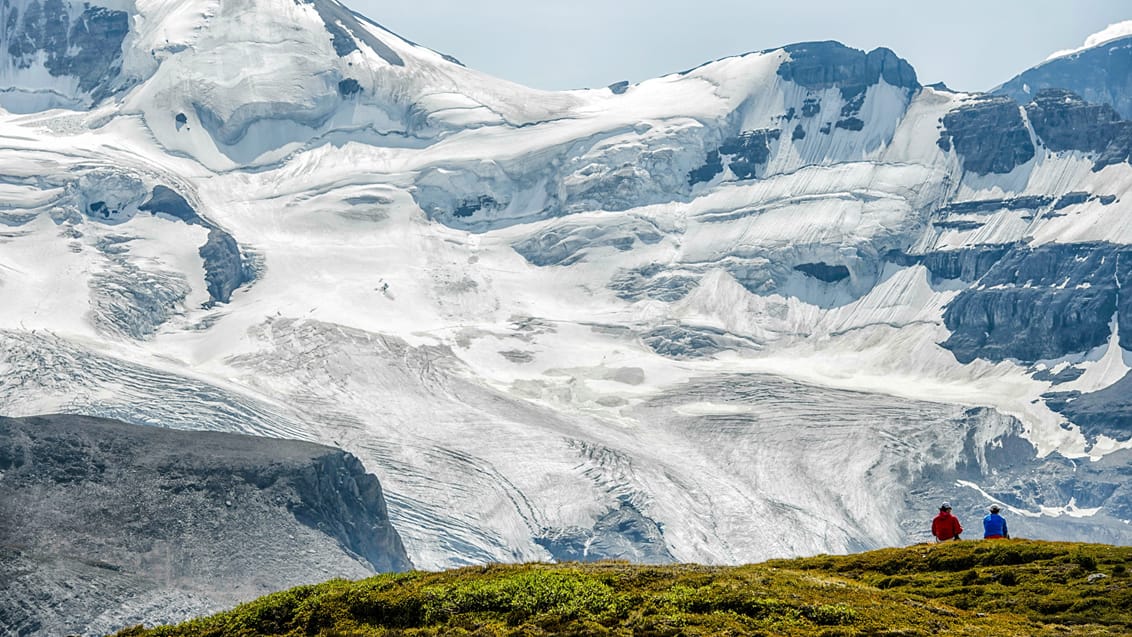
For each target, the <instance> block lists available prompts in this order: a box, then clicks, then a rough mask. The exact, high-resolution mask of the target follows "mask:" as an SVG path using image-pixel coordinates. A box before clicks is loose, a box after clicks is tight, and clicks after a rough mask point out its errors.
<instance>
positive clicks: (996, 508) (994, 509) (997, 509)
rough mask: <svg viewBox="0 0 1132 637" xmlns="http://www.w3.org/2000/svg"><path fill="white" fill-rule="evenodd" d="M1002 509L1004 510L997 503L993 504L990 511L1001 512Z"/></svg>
mask: <svg viewBox="0 0 1132 637" xmlns="http://www.w3.org/2000/svg"><path fill="white" fill-rule="evenodd" d="M1001 510H1002V509H1000V508H998V505H997V504H992V505H991V508H990V512H991V513H998V512H999V511H1001Z"/></svg>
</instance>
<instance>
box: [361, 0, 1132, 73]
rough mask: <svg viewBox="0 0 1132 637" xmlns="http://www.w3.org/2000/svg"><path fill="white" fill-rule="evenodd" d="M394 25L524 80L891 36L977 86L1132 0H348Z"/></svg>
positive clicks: (1071, 39)
mask: <svg viewBox="0 0 1132 637" xmlns="http://www.w3.org/2000/svg"><path fill="white" fill-rule="evenodd" d="M344 2H345V3H346V4H347V5H348V6H349V7H350V8H352V9H354V10H356V11H358V12H360V13H362V14H364V15H366V16H368V17H369V18H371V19H373V20H374V21H376V22H378V23H380V24H381V25H383V26H384V27H386V28H387V29H389V30H391V31H394V32H395V33H397V34H398V35H400V36H402V37H404V38H406V39H409V40H412V41H414V42H416V43H418V44H421V45H423V46H427V47H429V48H432V49H435V50H437V51H440V52H442V53H447V54H449V55H452V56H455V57H456V58H459V59H460V61H462V62H463V63H464V64H465V65H467V66H469V67H472V68H474V69H477V70H480V71H483V72H486V73H489V74H491V75H495V76H497V77H501V78H504V79H508V80H511V81H514V82H519V83H520V84H525V85H527V86H531V87H535V88H543V89H568V88H584V87H600V86H606V85H608V84H611V83H613V82H618V81H621V80H629V81H631V82H639V81H642V80H646V79H649V78H652V77H658V76H661V75H665V74H667V73H673V72H677V71H682V70H685V69H688V68H691V67H694V66H698V65H699V64H702V63H704V62H707V61H710V60H714V59H718V58H721V57H727V56H729V55H736V54H740V53H745V52H749V51H759V50H762V49H769V48H774V47H777V46H781V45H784V44H790V43H793V42H803V41H808V40H838V41H841V42H843V43H845V44H848V45H850V46H853V47H856V48H860V49H865V50H871V49H873V48H876V47H878V46H886V47H888V48H890V49H892V50H894V51H896V53H897V54H898V55H900V56H901V57H903V58H905V59H907V60H908V61H909V62H911V63H912V65H913V66H914V67H915V68H916V72H917V74H918V76H919V79H920V82H921V83H924V84H930V83H934V82H939V81H942V82H945V83H946V84H947V85H948V86H949V87H951V88H953V89H956V90H965V91H979V90H986V89H989V88H992V87H993V86H996V85H998V84H1000V83H1002V82H1005V81H1006V80H1009V79H1010V78H1011V77H1013V76H1014V75H1016V74H1018V73H1019V72H1021V71H1023V70H1025V69H1027V68H1029V67H1031V66H1034V65H1035V64H1038V63H1040V62H1041V61H1043V60H1044V59H1046V58H1047V57H1048V56H1049V55H1050V54H1051V53H1053V52H1055V51H1059V50H1065V49H1073V48H1077V47H1080V46H1081V45H1082V43H1083V42H1084V41H1085V39H1086V38H1087V37H1088V36H1089V35H1090V34H1092V33H1095V32H1097V31H1101V30H1102V29H1104V28H1105V27H1107V26H1108V25H1109V24H1112V23H1115V22H1120V21H1123V20H1129V19H1132V1H1130V0H949V1H948V2H926V1H924V0H856V1H848V0H772V1H767V0H745V1H744V0H700V1H699V2H688V1H687V0H684V1H682V2H674V1H673V0H474V1H471V0H414V2H411V3H410V2H404V0H399V1H396V2H394V1H393V0H344Z"/></svg>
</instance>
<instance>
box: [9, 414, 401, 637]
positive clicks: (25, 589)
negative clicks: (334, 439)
mask: <svg viewBox="0 0 1132 637" xmlns="http://www.w3.org/2000/svg"><path fill="white" fill-rule="evenodd" d="M0 510H2V511H4V515H3V516H2V517H0V580H2V581H3V582H4V584H3V591H4V592H3V595H2V596H0V597H2V598H3V601H2V602H0V632H3V633H4V634H12V635H62V634H84V635H86V634H90V635H99V634H105V633H107V632H112V631H114V630H117V629H119V628H121V627H123V626H127V625H132V624H134V623H137V622H140V621H147V622H154V621H161V622H168V621H178V620H182V619H186V618H188V617H192V616H196V615H200V614H202V613H207V612H212V611H216V610H219V609H222V608H226V607H230V606H232V605H234V604H235V603H237V602H241V601H246V600H248V599H250V598H253V597H256V596H258V595H262V594H265V593H267V592H270V591H274V590H278V589H280V588H286V587H289V586H294V585H297V584H302V583H312V582H318V581H322V580H325V579H328V578H333V577H350V578H358V577H364V576H366V575H369V574H372V573H375V572H389V571H403V570H406V569H408V568H411V566H412V564H411V562H410V561H409V558H408V557H407V556H406V554H405V551H404V548H403V547H402V545H401V540H400V538H399V537H398V535H397V532H396V531H395V530H394V529H393V527H392V526H391V525H390V524H389V519H388V515H387V513H386V508H385V501H384V499H383V497H382V492H381V486H380V485H379V484H378V481H377V479H376V478H375V477H373V476H372V475H369V474H367V473H366V472H365V470H364V469H363V468H362V466H361V464H360V463H359V462H358V460H357V459H356V458H354V457H353V456H351V455H349V454H347V453H344V452H342V451H340V450H336V449H331V448H327V447H322V446H319V445H314V444H310V443H303V442H293V441H284V440H272V439H263V438H253V437H250V436H241V435H236V434H225V433H189V432H183V431H174V430H168V429H163V428H160V427H151V426H138V425H128V424H124V423H120V422H116V421H111V420H104V419H98V418H88V417H83V416H38V417H29V418H2V417H0Z"/></svg>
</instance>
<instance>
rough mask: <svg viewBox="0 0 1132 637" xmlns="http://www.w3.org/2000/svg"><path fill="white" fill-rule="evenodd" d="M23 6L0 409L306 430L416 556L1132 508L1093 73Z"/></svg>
mask: <svg viewBox="0 0 1132 637" xmlns="http://www.w3.org/2000/svg"><path fill="white" fill-rule="evenodd" d="M35 6H40V5H38V3H36V5H35ZM48 6H50V7H52V9H51V10H52V11H56V13H53V14H51V15H53V16H55V18H57V19H55V18H53V20H52V21H51V24H52V25H55V26H53V27H51V28H55V29H58V28H59V25H62V24H64V22H65V23H66V25H69V26H68V27H67V28H68V29H69V30H68V31H67V38H69V39H67V40H66V42H68V43H69V44H68V45H67V47H66V49H65V50H63V49H61V48H59V49H57V48H52V47H56V45H58V43H59V40H58V39H51V38H49V37H48V35H50V34H49V33H48V31H47V30H45V29H47V28H48V26H47V22H46V21H44V20H40V19H39V18H34V19H32V18H27V14H28V12H29V11H31V7H32V3H31V2H22V1H20V2H17V1H14V0H13V1H12V2H9V3H7V4H5V7H7V8H9V9H10V10H11V11H13V12H19V14H20V15H23V16H24V17H23V18H20V17H17V18H14V21H13V24H14V25H15V26H11V27H9V28H8V30H6V31H4V37H5V39H4V41H3V42H4V44H5V46H6V47H9V49H7V50H9V53H10V54H11V55H9V56H8V58H6V66H4V67H3V68H0V86H2V87H3V88H4V89H5V92H4V96H5V97H4V100H7V101H0V105H3V106H4V107H5V108H6V109H7V112H5V113H2V114H0V166H2V170H0V194H2V196H3V200H4V203H5V206H4V207H3V209H2V210H0V224H2V226H0V294H2V295H3V298H4V303H3V304H0V343H2V344H3V347H2V348H0V372H2V375H0V405H2V411H3V414H4V415H9V416H15V415H30V414H37V413H47V412H69V413H79V414H89V415H97V416H106V417H113V418H117V419H120V420H123V421H127V422H133V423H141V424H152V425H160V426H167V427H176V428H183V429H198V430H223V431H239V432H245V433H253V434H256V435H260V436H267V437H286V438H297V439H302V440H311V441H319V442H322V443H326V444H333V445H337V446H340V447H341V448H343V449H345V450H348V451H350V452H351V453H354V454H355V455H357V456H358V457H359V458H361V459H362V461H363V462H364V463H365V464H366V467H367V468H368V469H369V470H370V471H372V472H374V473H376V474H377V475H378V476H379V478H380V479H381V481H382V484H383V485H385V487H386V491H387V494H388V499H389V504H390V515H391V518H392V519H393V521H394V524H395V525H396V526H397V528H398V530H399V531H400V533H401V535H402V537H403V538H404V540H405V544H406V547H407V549H408V551H409V553H410V556H411V557H412V559H413V561H414V563H415V564H416V565H418V566H421V567H425V568H441V567H448V566H456V565H461V564H469V563H482V562H487V561H498V560H504V561H506V560H546V559H562V560H565V559H599V558H626V559H633V560H637V561H669V560H688V561H700V562H711V563H723V562H729V563H731V562H741V561H751V560H758V559H762V558H766V557H773V556H785V555H795V554H808V553H817V552H822V551H836V552H845V551H853V550H860V549H863V548H870V547H877V546H887V545H896V544H902V543H907V542H911V541H918V540H923V539H926V536H925V528H926V523H925V520H926V519H927V518H928V516H929V514H930V512H931V510H932V509H933V508H934V505H935V504H936V501H937V500H938V499H941V498H946V499H948V500H950V501H952V502H953V503H955V504H956V510H957V511H960V512H962V513H964V515H966V516H968V517H970V516H972V515H974V514H976V513H977V512H978V510H979V509H980V507H981V506H982V504H984V503H985V502H986V501H987V500H988V499H994V500H995V501H999V502H1002V503H1005V504H1009V506H1011V507H1014V508H1015V509H1016V510H1017V511H1019V512H1021V511H1025V512H1028V513H1033V512H1039V513H1038V514H1035V516H1033V517H1026V518H1025V519H1022V520H1019V521H1018V525H1017V527H1016V529H1015V530H1016V532H1017V533H1018V534H1019V535H1030V536H1035V537H1088V536H1089V534H1093V535H1094V536H1101V537H1105V538H1108V539H1110V540H1112V541H1118V542H1128V541H1132V535H1130V533H1132V532H1130V531H1129V530H1128V527H1127V525H1126V524H1125V523H1124V522H1122V520H1128V519H1132V510H1130V509H1129V507H1128V505H1127V504H1126V503H1127V501H1128V500H1127V499H1126V497H1125V496H1124V494H1123V491H1122V490H1121V489H1122V488H1123V487H1120V486H1119V485H1117V486H1115V487H1113V488H1108V486H1106V485H1109V486H1111V484H1115V482H1114V481H1116V480H1117V478H1115V477H1114V476H1116V475H1117V474H1118V473H1119V471H1120V470H1121V467H1123V466H1124V464H1125V463H1126V455H1127V453H1128V447H1130V446H1132V429H1130V425H1129V420H1128V419H1127V414H1128V413H1129V409H1128V405H1127V404H1126V403H1127V400H1125V398H1124V397H1123V396H1124V394H1123V392H1124V387H1125V386H1126V385H1127V383H1128V382H1129V381H1128V376H1126V375H1122V374H1121V373H1120V372H1126V371H1127V364H1126V363H1127V361H1128V353H1127V352H1128V351H1129V350H1132V347H1130V346H1129V340H1128V339H1129V338H1132V336H1129V335H1132V328H1130V327H1129V323H1130V321H1132V301H1130V300H1129V299H1130V297H1129V295H1128V294H1127V289H1129V287H1128V286H1127V285H1125V284H1126V283H1128V282H1129V279H1130V277H1132V265H1130V264H1132V259H1130V258H1129V255H1128V253H1127V252H1128V249H1127V246H1128V245H1129V244H1132V224H1129V223H1128V222H1127V219H1126V217H1127V215H1126V204H1125V203H1124V201H1125V200H1127V199H1128V197H1129V189H1130V187H1132V166H1130V165H1129V158H1130V157H1132V122H1128V121H1126V120H1123V119H1122V118H1121V116H1120V115H1119V113H1118V111H1117V110H1114V108H1115V107H1113V106H1106V105H1097V104H1091V103H1089V102H1086V101H1084V100H1082V99H1080V98H1076V97H1075V96H1072V95H1069V94H1065V93H1059V92H1047V93H1042V94H1040V95H1035V96H1033V97H1034V99H1026V100H1018V99H1016V98H1015V97H1006V96H1000V97H987V96H982V95H970V94H957V93H952V92H949V91H946V90H943V89H934V88H927V87H921V86H920V85H919V83H918V80H917V78H916V76H915V72H914V70H912V69H911V67H910V66H909V65H908V64H907V63H906V62H904V61H903V60H901V59H900V58H899V57H897V56H896V55H895V54H894V53H892V52H891V51H888V50H887V49H877V50H875V51H872V52H864V51H857V50H854V49H851V48H848V47H845V46H843V45H840V44H838V43H834V42H814V43H804V44H798V45H791V46H788V47H784V48H782V49H775V50H769V51H761V52H755V53H750V54H747V55H742V56H737V57H733V58H727V59H724V60H718V61H715V62H712V63H708V64H705V65H703V66H701V67H697V68H695V69H691V70H689V71H686V72H684V73H679V74H672V75H668V76H664V77H661V78H656V79H653V80H649V81H646V82H642V83H640V84H635V85H631V86H629V85H626V86H619V87H617V90H611V89H597V90H584V91H568V92H561V93H551V92H545V91H536V90H532V89H528V88H526V87H521V86H518V85H515V84H512V83H509V82H506V81H502V80H498V79H495V78H491V77H488V76H485V75H483V74H480V73H478V72H476V71H474V70H471V69H467V68H465V67H463V66H461V65H460V64H459V63H458V62H456V61H455V60H454V59H452V58H449V57H447V56H444V55H442V54H439V53H436V52H434V51H432V50H429V49H426V48H424V47H421V46H418V45H415V44H413V43H411V42H409V41H407V40H405V39H403V38H400V37H399V36H397V35H395V34H393V33H391V32H389V31H387V30H385V29H384V28H382V27H381V26H379V25H378V24H376V23H374V22H371V21H369V20H366V19H364V18H362V17H361V16H357V15H355V14H353V13H351V12H350V11H349V10H348V9H346V8H345V7H344V6H343V5H340V4H338V3H337V2H333V1H331V0H311V1H303V2H294V1H293V0H250V1H248V2H239V3H237V2H216V1H213V0H208V1H204V0H200V1H198V0H192V1H189V2H171V1H169V0H138V1H137V2H131V3H126V2H120V3H118V2H103V3H101V4H98V3H95V4H92V5H83V6H82V7H79V5H77V4H74V3H67V2H52V3H44V4H43V5H42V6H41V7H40V8H41V10H43V11H46V10H47V9H46V7H48ZM89 11H101V12H103V13H98V16H100V18H99V20H103V19H105V20H108V21H109V26H107V25H106V24H103V22H99V20H93V21H91V20H86V21H85V22H83V21H82V20H80V17H81V16H82V15H84V14H85V12H89ZM76 12H78V13H76ZM120 13H122V14H126V15H128V18H129V20H128V25H129V31H128V33H119V31H118V30H116V28H111V27H113V26H114V25H117V24H118V22H117V20H119V19H120V17H119V14H120ZM9 15H15V13H13V14H9ZM76 16H80V17H76ZM33 17H34V16H33ZM63 17H66V20H63V19H62V18H63ZM88 17H89V16H88ZM0 22H3V23H4V24H5V25H7V24H8V21H0ZM80 23H81V24H84V25H86V26H84V27H82V28H85V29H87V30H86V31H82V29H80V28H79V27H78V26H76V25H79V24H80ZM98 24H103V27H105V28H102V29H101V30H99V31H98V32H97V34H96V33H95V31H93V30H92V29H93V28H94V26H95V25H98ZM52 33H53V32H52ZM96 35H97V37H96ZM119 36H121V37H119ZM92 38H93V39H92ZM48 41H50V42H51V43H54V44H51V45H50V46H47V44H45V43H47V42H48ZM14 42H20V43H23V44H20V46H21V47H22V46H24V44H27V46H29V47H31V48H28V49H27V50H24V49H22V48H21V49H19V51H18V52H16V53H13V52H12V51H11V50H10V47H11V46H12V45H13V43H14ZM41 45H43V46H41ZM44 46H47V48H44ZM96 53H97V54H96ZM95 57H97V58H98V59H99V60H102V61H103V62H105V63H106V64H105V65H104V66H98V67H97V68H95V65H94V62H95V59H94V58H95ZM44 96H47V97H44ZM1023 102H1025V103H1023ZM49 107H50V108H55V107H63V108H59V109H57V110H46V109H48V108H49ZM18 111H27V112H23V113H18ZM1074 122H1086V123H1088V126H1084V127H1082V126H1077V125H1076V124H1074ZM1098 348H1102V349H1098ZM1103 348H1107V349H1103ZM1101 353H1104V357H1103V358H1102V357H1101V356H1100V354H1101ZM1084 456H1091V457H1092V458H1093V459H1096V460H1097V462H1096V463H1093V464H1090V465H1089V467H1090V469H1089V470H1088V471H1082V472H1081V473H1080V474H1077V475H1076V477H1074V475H1075V474H1072V473H1071V472H1070V471H1069V469H1068V467H1070V466H1072V464H1073V461H1072V460H1070V458H1076V457H1084ZM1039 471H1042V472H1045V473H1043V474H1042V475H1043V476H1047V477H1048V479H1046V478H1043V479H1042V480H1036V481H1034V480H1029V478H1028V477H1027V476H1031V475H1035V472H1039ZM1110 483H1111V484H1110ZM1066 507H1075V508H1073V509H1072V510H1074V511H1082V512H1089V513H1090V515H1088V516H1084V517H1071V516H1053V515H1044V514H1041V513H1040V512H1042V511H1054V512H1056V511H1063V510H1069V509H1066ZM1012 526H1014V523H1013V522H1012Z"/></svg>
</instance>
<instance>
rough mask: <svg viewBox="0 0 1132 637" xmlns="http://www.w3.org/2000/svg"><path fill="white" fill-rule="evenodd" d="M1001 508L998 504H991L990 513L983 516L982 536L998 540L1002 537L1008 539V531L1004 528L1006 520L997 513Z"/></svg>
mask: <svg viewBox="0 0 1132 637" xmlns="http://www.w3.org/2000/svg"><path fill="white" fill-rule="evenodd" d="M1000 510H1001V509H999V508H998V505H997V504H995V505H992V506H991V508H990V513H988V514H987V517H985V518H983V538H984V539H987V540H998V539H1002V538H1006V539H1008V540H1009V539H1010V533H1009V531H1007V529H1006V520H1005V519H1004V518H1003V517H1002V516H1001V515H999V514H998V512H999V511H1000Z"/></svg>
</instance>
